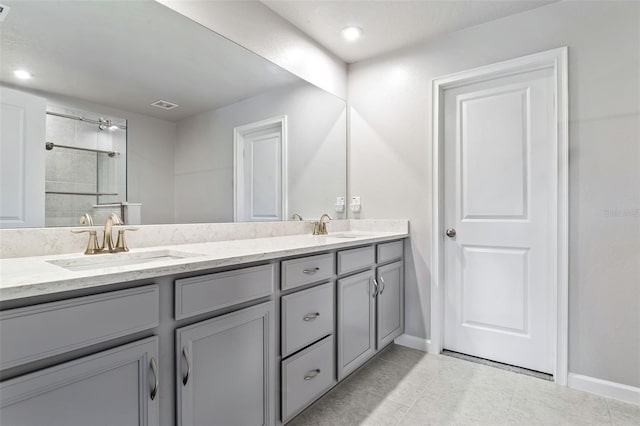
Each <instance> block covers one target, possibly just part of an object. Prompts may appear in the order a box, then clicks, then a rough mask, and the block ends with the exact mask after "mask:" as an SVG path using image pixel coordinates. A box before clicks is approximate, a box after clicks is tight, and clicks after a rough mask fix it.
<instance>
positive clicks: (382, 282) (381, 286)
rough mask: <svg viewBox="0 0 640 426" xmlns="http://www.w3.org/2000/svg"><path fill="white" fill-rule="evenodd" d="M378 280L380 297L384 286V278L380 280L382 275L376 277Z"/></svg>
mask: <svg viewBox="0 0 640 426" xmlns="http://www.w3.org/2000/svg"><path fill="white" fill-rule="evenodd" d="M378 280H379V281H380V295H382V292H383V291H384V288H385V287H386V285H385V283H384V278H382V275H380V276H379V277H378Z"/></svg>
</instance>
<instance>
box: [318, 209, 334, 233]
mask: <svg viewBox="0 0 640 426" xmlns="http://www.w3.org/2000/svg"><path fill="white" fill-rule="evenodd" d="M325 218H326V219H327V220H326V221H325ZM330 220H333V218H332V217H331V215H329V214H328V213H325V214H323V215H322V216H320V220H319V221H317V222H314V223H313V235H327V234H328V232H327V222H328V221H330Z"/></svg>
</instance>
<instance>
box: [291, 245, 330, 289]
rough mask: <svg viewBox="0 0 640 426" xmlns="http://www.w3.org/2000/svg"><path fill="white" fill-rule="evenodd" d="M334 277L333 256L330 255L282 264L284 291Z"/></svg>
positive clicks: (293, 260) (304, 258)
mask: <svg viewBox="0 0 640 426" xmlns="http://www.w3.org/2000/svg"><path fill="white" fill-rule="evenodd" d="M332 276H333V255H332V254H330V253H327V254H319V255H317V256H309V257H303V258H301V259H292V260H285V261H283V262H282V286H281V288H282V289H283V290H288V289H292V288H296V287H299V286H301V285H305V284H311V283H315V282H318V281H322V280H326V279H329V278H331V277H332Z"/></svg>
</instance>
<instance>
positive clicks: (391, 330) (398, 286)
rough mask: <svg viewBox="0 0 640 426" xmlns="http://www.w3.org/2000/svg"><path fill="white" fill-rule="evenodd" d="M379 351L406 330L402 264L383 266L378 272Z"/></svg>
mask: <svg viewBox="0 0 640 426" xmlns="http://www.w3.org/2000/svg"><path fill="white" fill-rule="evenodd" d="M376 279H377V281H378V296H377V297H376V300H377V305H378V306H377V310H376V314H377V323H378V324H377V325H378V326H377V334H378V339H377V347H376V348H377V349H382V347H384V346H385V345H387V344H388V343H390V342H391V341H393V339H395V338H396V337H398V336H399V335H400V334H402V332H403V330H404V277H403V267H402V262H401V261H400V262H394V263H391V264H389V265H385V266H381V267H379V268H378V269H377V270H376Z"/></svg>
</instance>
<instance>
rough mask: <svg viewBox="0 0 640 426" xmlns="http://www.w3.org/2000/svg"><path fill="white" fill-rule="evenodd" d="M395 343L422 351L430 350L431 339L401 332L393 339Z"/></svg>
mask: <svg viewBox="0 0 640 426" xmlns="http://www.w3.org/2000/svg"><path fill="white" fill-rule="evenodd" d="M393 342H394V343H395V344H396V345H400V346H406V347H408V348H411V349H417V350H419V351H423V352H431V340H429V339H424V338H422V337H416V336H411V335H409V334H401V335H400V336H398V337H396V339H395V340H394V341H393Z"/></svg>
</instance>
